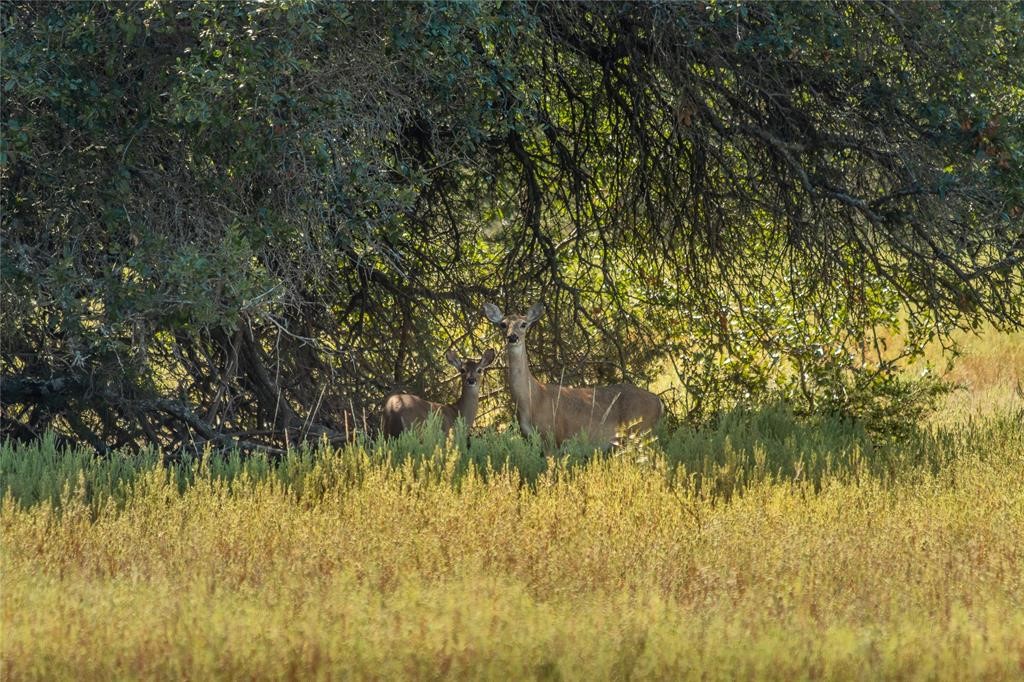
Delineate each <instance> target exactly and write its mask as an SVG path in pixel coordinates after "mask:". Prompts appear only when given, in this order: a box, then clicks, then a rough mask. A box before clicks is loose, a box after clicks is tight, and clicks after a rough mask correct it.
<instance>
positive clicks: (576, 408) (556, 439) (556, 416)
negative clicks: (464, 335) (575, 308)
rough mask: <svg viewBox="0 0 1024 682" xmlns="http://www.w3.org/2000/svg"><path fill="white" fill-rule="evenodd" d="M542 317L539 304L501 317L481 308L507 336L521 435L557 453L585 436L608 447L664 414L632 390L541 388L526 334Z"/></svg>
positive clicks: (652, 399)
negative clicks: (529, 356) (537, 438)
mask: <svg viewBox="0 0 1024 682" xmlns="http://www.w3.org/2000/svg"><path fill="white" fill-rule="evenodd" d="M543 312H544V305H543V304H541V303H537V304H535V305H534V306H533V307H532V308H530V309H529V310H528V311H527V313H526V314H525V315H515V314H511V315H505V314H504V313H502V312H501V309H499V308H498V307H497V306H496V305H494V304H492V303H485V304H484V316H485V317H486V318H487V319H488V320H490V321H491V323H492V324H494V325H496V326H497V327H499V328H500V329H501V331H502V333H503V334H504V335H505V341H506V345H505V352H506V353H507V356H508V358H507V366H508V388H509V392H510V393H511V394H512V400H513V401H514V402H515V406H516V416H517V417H518V419H519V429H520V431H521V432H522V434H523V435H524V436H527V437H528V436H529V435H530V434H532V433H538V434H539V435H540V436H541V437H542V438H543V439H545V440H547V441H549V442H553V443H554V445H555V446H556V447H557V446H559V445H561V444H562V443H563V442H564V441H566V440H568V439H569V438H572V437H573V436H575V435H577V434H584V435H585V436H586V437H588V438H590V439H592V440H593V441H594V442H595V443H596V444H599V445H601V446H602V447H608V446H611V445H618V444H619V442H620V441H619V439H620V438H621V437H622V436H623V435H625V434H626V433H627V432H629V431H647V430H650V429H651V428H653V427H654V424H655V423H656V422H657V421H658V419H659V418H661V415H662V412H663V410H664V408H663V406H662V404H661V400H660V399H659V398H658V396H656V395H654V394H653V393H650V392H649V391H645V390H643V389H641V388H637V387H636V386H634V385H633V384H627V383H621V384H613V385H611V386H595V387H592V388H577V387H574V386H562V385H560V384H542V383H541V382H539V381H537V379H535V378H534V376H533V373H531V372H530V362H529V360H528V359H527V357H526V332H527V331H528V330H529V329H530V327H532V326H533V323H534V322H536V321H537V319H538V318H540V316H541V313H543Z"/></svg>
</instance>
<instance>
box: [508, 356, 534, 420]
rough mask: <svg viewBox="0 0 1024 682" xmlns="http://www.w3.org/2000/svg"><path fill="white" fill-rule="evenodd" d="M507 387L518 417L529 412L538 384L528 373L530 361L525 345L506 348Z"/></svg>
mask: <svg viewBox="0 0 1024 682" xmlns="http://www.w3.org/2000/svg"><path fill="white" fill-rule="evenodd" d="M506 364H507V366H508V387H509V392H510V393H511V394H512V399H513V400H514V401H515V403H516V410H517V411H518V412H519V414H520V416H522V415H523V414H524V413H527V412H529V409H530V401H531V399H532V396H534V395H537V393H538V392H539V389H540V383H539V382H538V381H537V380H536V379H534V378H533V374H532V373H531V372H530V361H529V359H528V358H527V357H526V344H525V343H521V344H519V345H517V346H508V350H507V363H506Z"/></svg>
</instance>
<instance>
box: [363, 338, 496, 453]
mask: <svg viewBox="0 0 1024 682" xmlns="http://www.w3.org/2000/svg"><path fill="white" fill-rule="evenodd" d="M444 357H445V359H446V360H447V361H448V362H449V363H451V365H452V366H453V367H455V369H457V370H459V376H460V378H461V379H462V393H461V395H459V399H458V400H456V401H455V402H454V403H452V404H451V405H442V404H441V403H434V402H431V401H429V400H424V399H423V398H421V397H419V396H417V395H412V394H411V393H399V394H396V395H392V396H390V397H388V399H387V400H386V401H384V419H383V424H382V426H383V430H384V433H385V435H388V436H397V435H399V434H400V433H402V432H403V431H405V430H407V429H409V428H410V427H412V426H413V425H414V424H418V423H422V422H423V421H425V420H426V419H427V417H428V416H430V415H431V414H438V415H440V417H441V424H442V425H443V427H444V432H445V434H447V433H448V432H449V431H450V430H451V428H452V426H453V425H454V424H455V420H456V419H458V418H459V417H462V419H463V420H464V421H465V422H466V427H467V428H469V427H471V426H473V421H474V420H475V419H476V410H477V407H478V406H479V403H480V379H481V378H482V376H483V372H484V370H485V369H487V368H488V367H490V366H491V364H492V363H493V362H494V357H495V352H494V349H493V348H488V349H487V350H485V351H484V354H483V357H481V358H480V359H479V360H471V359H469V358H467V359H465V360H463V359H460V358H459V357H458V355H456V354H455V351H454V350H449V351H448V352H447V353H445V356H444Z"/></svg>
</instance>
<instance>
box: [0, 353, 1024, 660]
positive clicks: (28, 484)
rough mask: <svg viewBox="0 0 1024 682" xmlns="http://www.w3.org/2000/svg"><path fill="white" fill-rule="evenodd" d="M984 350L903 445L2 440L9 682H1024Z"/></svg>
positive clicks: (828, 438)
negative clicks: (119, 444) (129, 452)
mask: <svg viewBox="0 0 1024 682" xmlns="http://www.w3.org/2000/svg"><path fill="white" fill-rule="evenodd" d="M968 350H969V355H968V358H969V359H970V358H973V360H970V361H971V362H973V363H974V365H966V366H965V367H966V369H960V370H958V371H961V372H964V373H965V374H963V375H962V376H961V377H958V378H959V379H960V380H962V381H964V383H965V384H970V385H968V388H967V389H965V390H964V391H962V392H961V393H959V394H958V395H959V396H960V399H959V402H955V401H956V400H957V396H953V397H952V398H951V401H954V402H951V403H950V404H949V405H948V406H947V409H946V410H945V411H943V412H942V413H940V415H939V416H938V418H937V420H936V423H934V424H932V425H930V426H928V427H927V428H925V429H923V430H922V432H921V435H920V437H919V438H915V439H912V440H910V441H907V442H902V443H895V444H890V445H885V446H875V445H873V444H872V443H871V442H870V441H869V440H868V439H867V438H866V436H865V435H864V434H863V433H861V432H859V431H858V430H857V429H856V428H854V427H852V426H850V425H847V424H842V423H833V422H829V421H817V422H810V423H808V422H800V421H797V420H795V419H793V418H792V417H791V416H790V415H789V414H788V413H787V412H786V411H785V410H783V409H772V410H766V411H764V412H761V413H757V414H754V415H737V416H735V417H731V418H729V419H726V420H724V421H723V422H722V424H720V425H718V426H717V427H715V428H713V429H708V430H705V431H702V432H692V431H679V432H676V433H674V434H661V436H660V438H659V440H658V441H657V442H654V443H651V444H647V445H644V446H637V447H634V448H632V449H628V450H626V451H622V452H619V453H617V454H615V455H613V456H611V457H593V456H589V455H588V454H587V452H586V451H585V450H584V449H582V448H581V449H579V451H577V452H573V453H570V454H569V455H568V456H567V457H566V458H565V459H564V460H563V461H562V462H560V463H559V464H558V465H553V466H550V467H549V466H547V465H546V464H545V462H544V461H543V460H542V459H541V458H540V456H539V454H538V452H537V449H536V448H535V447H532V446H531V445H530V444H528V443H524V442H522V441H521V440H519V439H512V438H509V437H507V436H505V435H503V434H494V433H491V434H485V435H484V436H482V437H480V438H477V439H475V440H474V441H473V443H472V445H471V446H469V447H468V448H466V447H462V446H456V445H455V444H452V443H449V444H448V445H444V444H440V443H439V442H438V440H439V439H438V438H437V436H436V434H435V435H434V436H428V437H427V439H426V442H414V441H413V440H412V439H405V440H403V441H401V442H399V443H396V444H391V445H381V444H367V445H366V446H365V447H353V448H350V449H347V450H329V449H322V450H319V451H316V452H303V453H296V454H295V455H294V456H292V457H290V458H288V459H287V460H286V461H285V462H282V463H279V464H277V465H271V464H269V463H266V462H259V461H257V462H248V463H245V462H242V461H240V460H228V461H222V460H211V461H205V462H189V461H181V462H177V463H175V464H174V465H167V464H161V462H160V461H159V458H158V456H157V455H156V454H154V453H143V454H142V455H139V456H136V457H132V458H127V457H114V458H112V459H109V460H103V461H97V460H93V459H91V458H89V457H87V456H86V455H85V454H84V453H59V452H57V451H56V449H55V448H53V446H52V443H46V442H44V443H40V444H37V445H36V446H34V447H33V448H27V449H26V448H23V449H14V448H11V447H4V448H2V449H0V489H2V491H3V503H2V508H0V525H2V533H3V545H2V552H0V571H2V575H0V588H2V627H3V630H2V641H0V664H2V670H0V677H2V678H3V679H4V680H22V679H97V678H99V679H110V678H116V679H124V678H156V679H182V678H189V679H280V678H286V679H326V678H330V679H336V678H349V677H352V678H374V679H404V678H442V677H443V678H448V677H455V678H498V679H507V678H513V679H519V678H537V679H593V678H598V679H601V678H612V679H622V678H699V679H736V678H741V679H751V678H759V679H760V678H765V679H787V680H788V679H804V678H812V679H819V678H824V679H849V678H855V679H857V678H859V679H878V678H896V679H975V678H983V679H997V680H998V679H1020V678H1021V677H1022V676H1024V425H1022V424H1021V423H1020V419H1019V417H1020V416H1021V413H1020V410H1021V402H1020V400H1019V398H1017V397H1016V396H1015V392H1014V391H1015V389H1014V382H1013V380H1012V379H1013V377H1010V378H1009V379H1008V378H1007V372H1006V371H1005V368H1006V367H1007V364H1006V363H1007V362H1009V360H1008V359H1007V358H1008V357H1009V358H1013V357H1018V356H1017V355H1016V354H1018V353H1020V352H1021V344H1020V343H1019V342H1018V341H1006V342H1002V341H1000V342H999V343H996V344H992V345H990V346H984V347H981V346H979V347H976V348H975V351H974V353H973V354H971V353H970V348H969V349H968ZM1022 364H1024V363H1022ZM997 365H1000V366H1002V367H1003V368H1004V371H999V370H998V369H996V368H995V366H997ZM1019 366H1020V365H1018V367H1019ZM1014 371H1016V370H1014ZM970 382H973V384H971V383H970ZM985 391H988V392H990V394H989V395H988V396H987V397H985V398H984V399H976V398H975V396H977V395H978V394H979V393H984V392H985ZM995 395H998V396H999V401H1001V402H998V403H997V405H996V407H990V406H991V403H993V402H994V401H995V400H996V399H995V398H994V397H993V396H995ZM975 408H977V409H975ZM972 410H973V411H972ZM505 462H507V463H509V464H508V466H503V465H502V463H505Z"/></svg>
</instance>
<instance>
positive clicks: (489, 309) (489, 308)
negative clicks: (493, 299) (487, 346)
mask: <svg viewBox="0 0 1024 682" xmlns="http://www.w3.org/2000/svg"><path fill="white" fill-rule="evenodd" d="M484 317H486V318H487V319H488V320H490V321H491V322H493V323H494V324H501V321H502V320H504V319H505V315H504V314H502V312H501V308H499V307H498V306H496V305H494V304H493V303H484Z"/></svg>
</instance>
